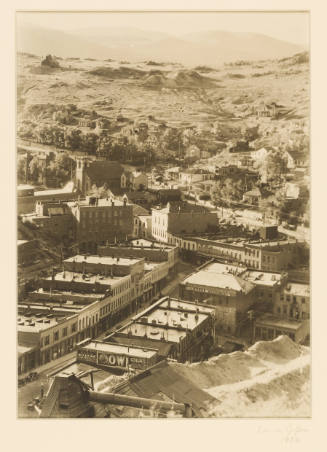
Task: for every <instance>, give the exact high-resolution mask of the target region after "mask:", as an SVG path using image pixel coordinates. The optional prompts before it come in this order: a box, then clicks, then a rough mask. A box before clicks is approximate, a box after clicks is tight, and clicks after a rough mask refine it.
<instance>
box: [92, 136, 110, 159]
mask: <svg viewBox="0 0 327 452" xmlns="http://www.w3.org/2000/svg"><path fill="white" fill-rule="evenodd" d="M103 132H104V131H102V133H100V135H99V140H98V147H97V150H96V152H97V154H98V155H99V156H101V157H105V158H107V159H109V157H110V152H111V150H112V138H111V137H110V135H108V134H107V133H105V132H104V133H103Z"/></svg>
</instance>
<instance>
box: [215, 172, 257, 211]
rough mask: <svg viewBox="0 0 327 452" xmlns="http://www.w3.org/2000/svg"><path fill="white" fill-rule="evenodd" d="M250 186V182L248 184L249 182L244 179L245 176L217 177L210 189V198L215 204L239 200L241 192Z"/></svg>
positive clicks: (241, 195) (226, 203) (249, 188)
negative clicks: (235, 177) (234, 177)
mask: <svg viewBox="0 0 327 452" xmlns="http://www.w3.org/2000/svg"><path fill="white" fill-rule="evenodd" d="M252 188H253V187H252V184H251V186H250V183H249V182H246V181H245V177H240V178H238V179H233V178H231V177H226V178H224V179H219V180H217V182H216V184H215V185H214V186H213V187H212V189H211V200H212V202H213V203H214V204H215V205H228V204H229V203H230V202H239V201H242V198H243V194H244V193H245V192H246V191H248V190H251V189H252Z"/></svg>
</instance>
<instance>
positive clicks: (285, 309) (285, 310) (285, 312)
mask: <svg viewBox="0 0 327 452" xmlns="http://www.w3.org/2000/svg"><path fill="white" fill-rule="evenodd" d="M283 314H287V306H283Z"/></svg>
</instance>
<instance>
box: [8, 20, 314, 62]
mask: <svg viewBox="0 0 327 452" xmlns="http://www.w3.org/2000/svg"><path fill="white" fill-rule="evenodd" d="M16 42H17V51H19V52H26V53H32V54H36V55H39V56H45V55H46V54H53V55H56V56H59V57H63V58H67V57H79V58H95V59H108V58H111V59H114V60H128V61H131V62H136V61H144V60H154V61H157V62H168V61H169V62H179V63H182V64H184V65H188V66H193V65H197V64H207V65H211V66H219V65H221V64H222V63H224V62H231V61H236V60H262V59H275V58H284V57H288V56H291V55H292V54H295V53H298V52H302V51H303V50H306V49H304V48H303V47H302V46H299V45H296V44H293V43H289V42H286V41H281V40H278V39H275V38H271V37H269V36H266V35H263V34H256V33H234V32H227V31H217V30H213V31H206V32H193V33H188V34H185V35H183V36H182V37H176V36H173V35H169V34H167V33H161V32H152V31H145V30H139V29H137V28H86V29H85V28H84V29H79V30H74V31H70V32H62V31H57V30H52V29H48V28H47V29H46V28H41V27H36V26H32V25H22V26H20V27H19V29H18V30H17V41H16Z"/></svg>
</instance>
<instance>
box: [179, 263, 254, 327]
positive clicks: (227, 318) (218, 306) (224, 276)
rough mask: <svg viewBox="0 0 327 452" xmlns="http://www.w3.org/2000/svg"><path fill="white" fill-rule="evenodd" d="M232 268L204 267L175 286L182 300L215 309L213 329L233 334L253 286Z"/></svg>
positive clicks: (251, 298)
mask: <svg viewBox="0 0 327 452" xmlns="http://www.w3.org/2000/svg"><path fill="white" fill-rule="evenodd" d="M237 272H238V271H237V270H235V268H231V269H230V268H227V267H226V268H225V269H221V268H217V267H213V266H208V267H206V268H203V269H201V270H200V271H198V272H196V273H193V274H192V275H190V276H189V277H187V278H186V279H184V281H182V282H181V283H180V285H179V295H180V297H181V298H182V299H186V300H194V301H197V302H200V303H207V302H208V303H210V304H211V305H213V306H215V310H216V327H217V328H218V329H219V330H220V331H222V332H226V333H229V334H233V335H237V334H238V333H239V325H240V323H241V321H242V320H243V319H244V318H245V317H246V316H247V311H248V310H249V308H250V307H251V306H252V305H253V303H254V301H255V297H254V293H255V291H254V289H255V286H254V284H252V283H251V282H249V281H246V280H245V279H243V278H242V277H241V276H239V275H238V274H237Z"/></svg>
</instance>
